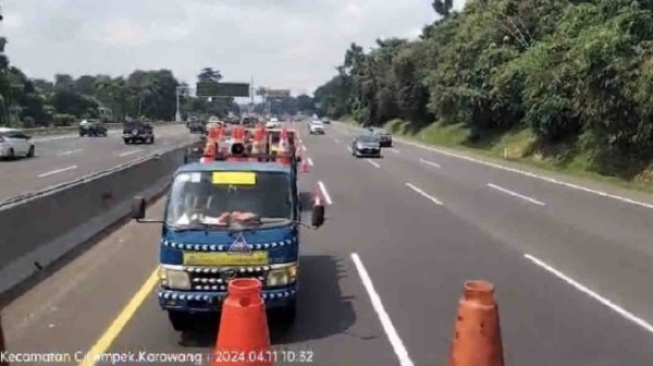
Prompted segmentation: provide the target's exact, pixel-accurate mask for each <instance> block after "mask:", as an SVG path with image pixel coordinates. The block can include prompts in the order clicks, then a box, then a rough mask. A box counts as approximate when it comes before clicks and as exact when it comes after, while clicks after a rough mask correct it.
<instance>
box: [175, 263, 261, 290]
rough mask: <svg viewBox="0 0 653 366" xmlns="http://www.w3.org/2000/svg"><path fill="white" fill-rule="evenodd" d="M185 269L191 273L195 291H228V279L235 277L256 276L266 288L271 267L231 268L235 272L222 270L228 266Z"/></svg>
mask: <svg viewBox="0 0 653 366" xmlns="http://www.w3.org/2000/svg"><path fill="white" fill-rule="evenodd" d="M184 270H185V271H186V272H188V273H189V274H190V281H191V284H192V290H193V291H226V290H227V283H228V281H230V280H232V279H235V278H251V277H254V278H257V279H258V280H260V281H261V282H263V285H264V286H263V287H264V288H265V287H266V286H265V279H266V276H267V273H268V271H269V270H270V267H267V266H266V267H238V268H231V269H230V270H233V273H227V272H226V271H222V272H221V270H226V268H220V269H218V268H205V267H185V268H184Z"/></svg>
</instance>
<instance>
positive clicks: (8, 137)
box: [0, 127, 36, 159]
mask: <svg viewBox="0 0 653 366" xmlns="http://www.w3.org/2000/svg"><path fill="white" fill-rule="evenodd" d="M35 149H36V148H35V146H34V142H33V141H32V137H31V136H28V135H26V134H25V133H24V132H23V131H21V130H18V129H14V128H7V127H0V158H3V159H14V158H17V157H26V158H31V157H34V151H35Z"/></svg>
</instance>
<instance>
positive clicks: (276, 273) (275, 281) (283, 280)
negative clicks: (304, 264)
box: [266, 264, 299, 286]
mask: <svg viewBox="0 0 653 366" xmlns="http://www.w3.org/2000/svg"><path fill="white" fill-rule="evenodd" d="M298 269H299V268H298V265H297V264H291V265H289V266H287V267H283V268H276V269H273V270H271V271H270V272H268V276H267V280H266V284H267V285H268V286H284V285H287V284H289V283H293V282H295V281H297V272H298Z"/></svg>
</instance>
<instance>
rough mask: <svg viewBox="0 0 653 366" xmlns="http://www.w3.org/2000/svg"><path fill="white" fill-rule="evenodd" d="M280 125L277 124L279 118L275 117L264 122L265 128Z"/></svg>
mask: <svg viewBox="0 0 653 366" xmlns="http://www.w3.org/2000/svg"><path fill="white" fill-rule="evenodd" d="M280 126H281V125H280V124H279V120H277V119H276V118H272V119H271V120H269V121H267V122H266V123H265V128H279V127H280Z"/></svg>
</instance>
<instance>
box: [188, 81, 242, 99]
mask: <svg viewBox="0 0 653 366" xmlns="http://www.w3.org/2000/svg"><path fill="white" fill-rule="evenodd" d="M197 96H198V97H223V98H224V97H249V83H216V82H200V83H197Z"/></svg>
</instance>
